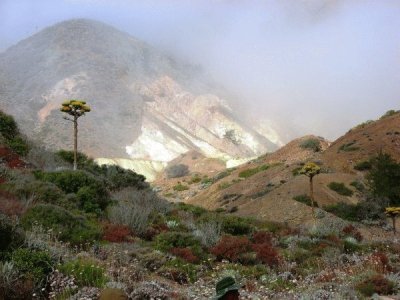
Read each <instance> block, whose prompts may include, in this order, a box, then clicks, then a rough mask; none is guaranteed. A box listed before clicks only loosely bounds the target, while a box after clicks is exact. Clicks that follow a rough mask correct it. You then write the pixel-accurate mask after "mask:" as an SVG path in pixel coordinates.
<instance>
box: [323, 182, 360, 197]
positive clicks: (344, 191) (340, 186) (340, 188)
mask: <svg viewBox="0 0 400 300" xmlns="http://www.w3.org/2000/svg"><path fill="white" fill-rule="evenodd" d="M328 187H329V188H330V189H331V190H332V191H335V192H336V193H338V194H339V195H342V196H349V197H351V196H353V194H354V192H353V191H352V190H351V189H349V188H348V187H346V186H345V185H344V183H343V182H335V181H332V182H330V183H329V184H328Z"/></svg>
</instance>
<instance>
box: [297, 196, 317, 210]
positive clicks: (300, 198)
mask: <svg viewBox="0 0 400 300" xmlns="http://www.w3.org/2000/svg"><path fill="white" fill-rule="evenodd" d="M293 200H295V201H297V202H300V203H303V204H305V205H308V206H311V205H312V201H311V198H310V196H308V195H306V194H302V195H297V196H294V197H293ZM314 207H318V203H317V202H316V201H314Z"/></svg>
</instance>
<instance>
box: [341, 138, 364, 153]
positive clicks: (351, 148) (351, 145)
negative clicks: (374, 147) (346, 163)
mask: <svg viewBox="0 0 400 300" xmlns="http://www.w3.org/2000/svg"><path fill="white" fill-rule="evenodd" d="M355 143H356V141H353V142H350V143H347V144H343V145H341V146H340V147H339V152H340V151H344V152H351V151H356V150H358V149H360V147H357V146H354V144H355Z"/></svg>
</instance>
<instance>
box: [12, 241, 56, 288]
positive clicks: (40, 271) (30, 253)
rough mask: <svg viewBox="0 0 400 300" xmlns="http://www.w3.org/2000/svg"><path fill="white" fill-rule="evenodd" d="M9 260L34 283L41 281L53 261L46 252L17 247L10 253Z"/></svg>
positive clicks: (50, 268) (49, 270)
mask: <svg viewBox="0 0 400 300" xmlns="http://www.w3.org/2000/svg"><path fill="white" fill-rule="evenodd" d="M11 260H12V262H13V264H14V266H15V267H16V268H17V269H18V271H19V272H20V273H22V274H24V276H25V277H26V278H29V279H32V280H33V281H34V282H35V284H40V283H42V282H43V281H44V280H45V279H46V276H47V275H48V274H49V273H50V272H51V270H52V266H53V262H52V260H51V258H50V256H49V254H48V253H47V252H44V251H36V250H32V249H26V248H19V249H17V250H15V251H14V252H13V253H12V255H11Z"/></svg>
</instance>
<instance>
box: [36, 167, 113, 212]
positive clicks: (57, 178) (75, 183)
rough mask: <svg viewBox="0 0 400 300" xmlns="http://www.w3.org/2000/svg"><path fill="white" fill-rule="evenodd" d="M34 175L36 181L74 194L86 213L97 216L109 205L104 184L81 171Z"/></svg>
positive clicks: (41, 172) (39, 172) (38, 172)
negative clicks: (48, 183)
mask: <svg viewBox="0 0 400 300" xmlns="http://www.w3.org/2000/svg"><path fill="white" fill-rule="evenodd" d="M34 175H35V177H36V178H37V179H38V180H41V181H46V182H51V183H53V184H55V185H56V186H57V187H59V188H60V189H61V190H62V191H64V192H65V193H75V194H76V195H77V198H78V200H79V202H80V203H79V205H80V208H81V209H83V210H84V211H86V212H95V213H97V214H99V213H100V212H101V211H102V210H104V209H105V208H106V207H107V205H108V204H109V203H110V197H109V193H108V191H107V189H106V186H105V183H104V182H102V181H100V180H99V179H97V178H96V177H95V176H93V175H92V174H90V173H88V172H85V171H81V170H77V171H73V170H64V171H58V172H43V171H35V172H34Z"/></svg>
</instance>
